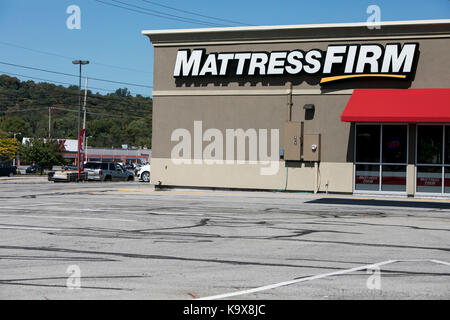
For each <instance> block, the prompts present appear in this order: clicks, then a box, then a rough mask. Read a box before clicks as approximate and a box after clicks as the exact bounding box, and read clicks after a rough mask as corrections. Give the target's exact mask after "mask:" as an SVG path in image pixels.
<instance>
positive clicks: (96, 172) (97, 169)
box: [84, 161, 134, 181]
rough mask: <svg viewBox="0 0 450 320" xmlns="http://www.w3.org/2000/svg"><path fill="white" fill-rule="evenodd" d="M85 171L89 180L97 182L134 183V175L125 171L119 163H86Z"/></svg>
mask: <svg viewBox="0 0 450 320" xmlns="http://www.w3.org/2000/svg"><path fill="white" fill-rule="evenodd" d="M84 171H85V172H87V173H88V180H95V181H133V180H134V174H133V172H130V171H128V170H125V169H124V168H123V167H122V166H121V165H120V164H119V163H114V162H91V161H90V162H86V164H85V165H84Z"/></svg>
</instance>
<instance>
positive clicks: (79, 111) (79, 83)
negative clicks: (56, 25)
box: [72, 60, 89, 181]
mask: <svg viewBox="0 0 450 320" xmlns="http://www.w3.org/2000/svg"><path fill="white" fill-rule="evenodd" d="M72 63H73V64H79V65H80V77H79V82H78V135H77V140H79V139H80V113H81V66H82V65H84V64H89V61H83V60H74V61H72ZM77 149H78V152H77V157H78V158H77V169H78V181H79V180H80V148H79V146H78V147H77Z"/></svg>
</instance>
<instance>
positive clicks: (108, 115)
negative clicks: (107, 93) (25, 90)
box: [54, 107, 142, 119]
mask: <svg viewBox="0 0 450 320" xmlns="http://www.w3.org/2000/svg"><path fill="white" fill-rule="evenodd" d="M54 109H56V110H63V111H69V112H78V110H72V109H65V108H60V107H54ZM86 113H87V114H95V115H99V116H105V117H117V118H129V119H132V118H134V119H142V117H137V116H124V115H118V114H110V113H97V112H90V111H86Z"/></svg>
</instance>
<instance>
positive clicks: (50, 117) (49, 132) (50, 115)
mask: <svg viewBox="0 0 450 320" xmlns="http://www.w3.org/2000/svg"><path fill="white" fill-rule="evenodd" d="M51 110H52V107H48V140H50V138H51V137H52V135H51V122H52V112H51Z"/></svg>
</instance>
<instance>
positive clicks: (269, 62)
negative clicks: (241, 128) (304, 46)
mask: <svg viewBox="0 0 450 320" xmlns="http://www.w3.org/2000/svg"><path fill="white" fill-rule="evenodd" d="M418 48H419V44H418V43H406V44H404V45H403V46H401V45H400V44H397V43H391V44H387V45H385V46H382V45H379V44H364V45H354V44H352V45H330V46H328V48H327V50H326V51H321V50H319V49H312V50H309V51H306V52H305V51H302V50H293V51H273V52H226V53H209V54H207V53H206V50H205V49H195V50H192V51H191V50H186V49H183V50H178V53H177V58H176V61H175V68H174V72H173V76H174V77H176V78H182V77H185V78H190V77H205V76H208V77H211V76H213V77H214V76H217V77H220V76H238V77H246V76H276V75H292V76H295V75H300V74H307V75H308V74H309V75H321V76H322V79H321V81H320V83H326V82H331V81H336V80H342V79H349V78H358V77H387V78H399V79H406V78H407V77H408V76H409V75H410V74H411V73H412V72H413V71H414V70H415V67H416V61H417V56H418Z"/></svg>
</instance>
